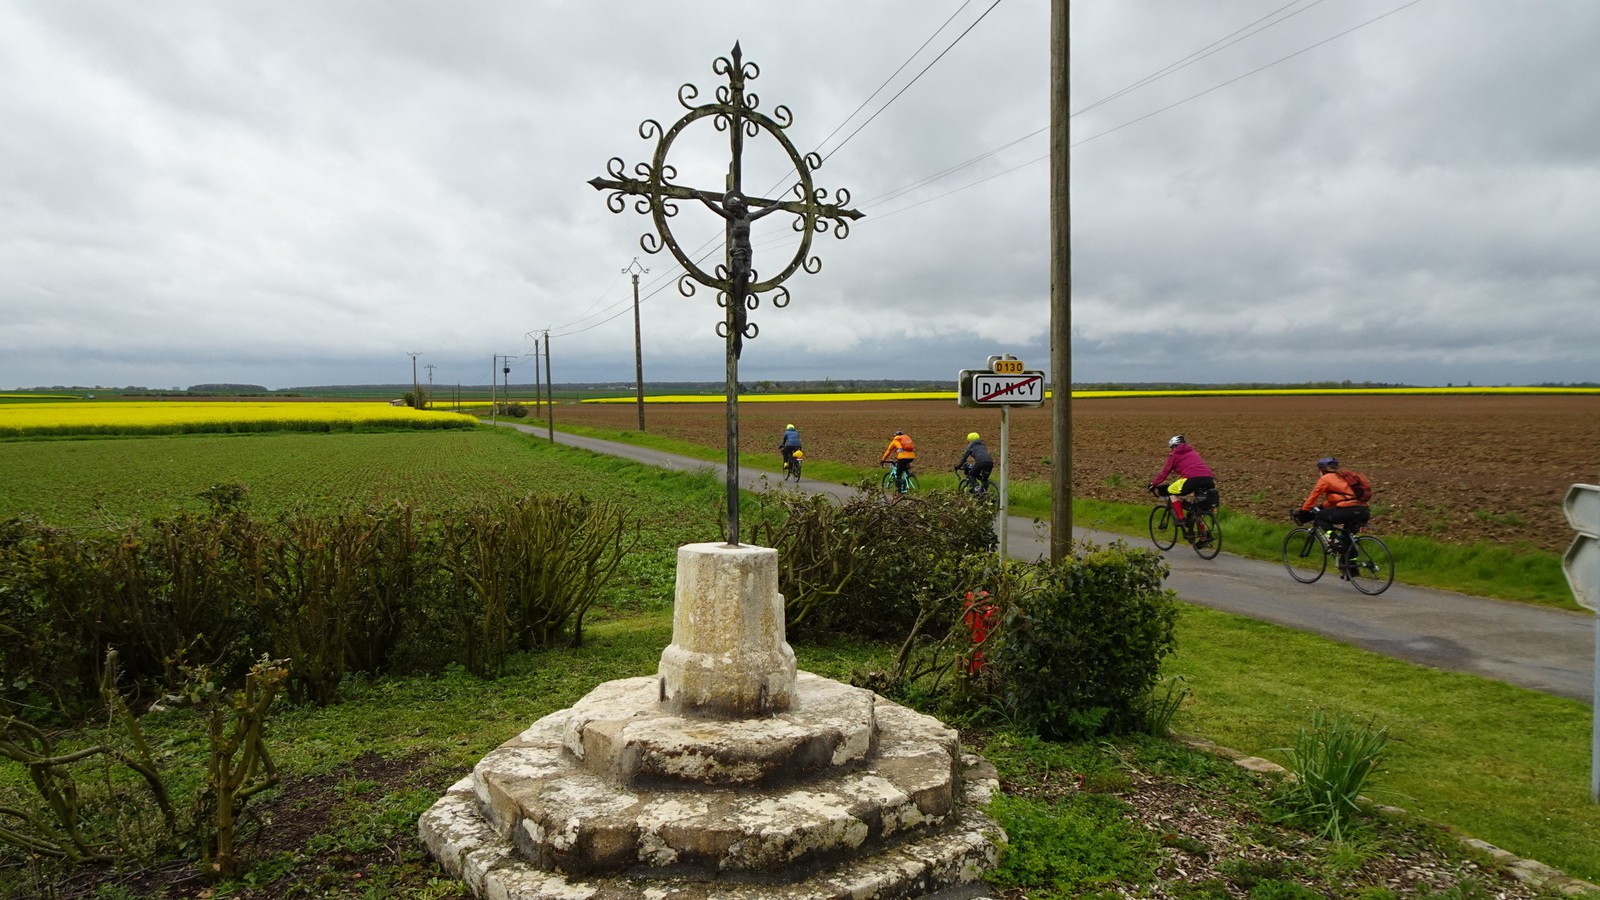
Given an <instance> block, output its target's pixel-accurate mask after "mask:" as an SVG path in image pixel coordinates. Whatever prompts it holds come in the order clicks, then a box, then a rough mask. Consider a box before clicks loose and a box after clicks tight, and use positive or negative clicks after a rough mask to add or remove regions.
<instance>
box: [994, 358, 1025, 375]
mask: <svg viewBox="0 0 1600 900" xmlns="http://www.w3.org/2000/svg"><path fill="white" fill-rule="evenodd" d="M1027 370H1028V366H1027V365H1026V364H1025V363H1023V361H1022V360H1020V359H997V360H995V361H994V362H993V363H990V365H989V371H991V372H994V373H995V374H996V375H1021V374H1022V373H1023V372H1026V371H1027Z"/></svg>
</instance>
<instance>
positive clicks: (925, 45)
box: [816, 0, 993, 150]
mask: <svg viewBox="0 0 1600 900" xmlns="http://www.w3.org/2000/svg"><path fill="white" fill-rule="evenodd" d="M971 5H972V0H966V2H964V3H962V4H961V5H960V6H959V7H957V8H956V11H955V12H953V13H951V14H950V18H948V19H945V20H944V24H943V25H940V26H939V27H938V28H936V29H934V32H933V34H930V35H928V39H927V40H925V41H923V42H922V46H920V47H918V48H917V49H916V50H915V51H913V52H912V54H911V55H910V56H908V57H906V61H905V62H903V63H901V64H900V67H899V68H898V69H895V70H894V71H893V72H891V73H889V77H888V78H885V79H884V80H883V84H880V85H878V89H877V90H875V91H873V92H872V94H871V95H870V96H868V97H867V99H865V100H863V101H861V105H860V106H858V107H856V108H855V109H854V110H852V111H851V113H850V115H848V116H845V117H844V119H843V120H842V121H840V122H839V124H838V125H836V126H834V129H833V130H832V131H830V132H828V136H827V137H825V138H823V139H822V140H820V141H817V146H816V149H817V150H821V149H822V145H823V144H826V143H827V142H828V141H831V140H833V136H834V135H836V134H838V133H839V130H840V129H842V128H844V126H845V125H848V124H849V123H850V120H851V119H854V118H855V117H856V114H857V113H859V112H861V111H862V110H863V109H866V108H867V104H868V103H871V102H872V98H873V97H876V96H878V95H879V94H881V93H883V89H884V88H886V87H888V86H889V82H891V81H893V80H894V79H895V76H897V75H899V74H900V73H901V72H904V71H905V69H906V66H909V65H911V61H912V60H913V59H916V58H917V56H918V55H920V54H921V53H922V51H924V50H926V49H928V45H929V44H931V43H933V39H934V38H936V37H938V36H939V35H940V33H941V32H943V31H944V30H945V28H947V27H949V25H950V23H951V22H954V21H955V18H956V16H959V15H961V10H963V9H966V8H967V7H968V6H971ZM992 8H993V7H991V9H992ZM957 40H960V38H957ZM952 46H954V45H953V44H952ZM934 62H938V60H934ZM924 71H926V70H924ZM906 86H907V87H910V85H906ZM896 96H899V95H898V94H897V95H896ZM890 102H893V101H890ZM884 105H885V106H887V105H888V104H884ZM840 146H843V144H841V145H840Z"/></svg>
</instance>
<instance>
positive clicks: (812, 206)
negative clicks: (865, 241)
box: [589, 43, 861, 545]
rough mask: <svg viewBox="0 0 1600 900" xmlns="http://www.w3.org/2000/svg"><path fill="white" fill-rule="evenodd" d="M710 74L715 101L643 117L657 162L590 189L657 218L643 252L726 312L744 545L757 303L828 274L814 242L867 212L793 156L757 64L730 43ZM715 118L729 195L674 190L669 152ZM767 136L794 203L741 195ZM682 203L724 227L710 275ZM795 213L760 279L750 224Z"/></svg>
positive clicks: (810, 161)
mask: <svg viewBox="0 0 1600 900" xmlns="http://www.w3.org/2000/svg"><path fill="white" fill-rule="evenodd" d="M711 71H712V72H714V73H716V74H718V75H725V76H727V78H728V83H727V84H726V85H719V86H718V87H717V90H716V100H715V101H714V102H711V103H704V104H700V105H695V103H694V101H695V99H696V98H697V97H698V96H699V94H700V92H699V89H697V88H696V87H695V86H694V85H693V84H684V85H682V86H681V87H679V88H678V103H679V104H681V105H682V106H683V107H684V108H685V109H687V110H688V112H687V113H686V114H684V116H683V117H682V118H680V119H679V120H678V121H677V122H675V123H673V125H672V127H670V128H663V127H662V126H661V123H660V122H657V121H656V120H654V119H646V120H644V122H642V123H641V124H640V125H639V136H640V137H641V138H644V139H645V140H650V139H651V138H655V139H656V148H655V155H654V157H653V158H652V159H651V161H650V162H648V163H638V164H636V165H635V166H634V167H633V172H634V174H633V176H630V175H628V174H627V168H626V164H625V163H623V161H622V158H621V157H618V156H613V157H612V158H611V160H610V161H609V162H608V163H607V164H606V171H607V173H608V174H610V175H611V177H610V178H595V179H593V180H591V181H590V182H589V184H591V185H593V186H594V188H595V189H596V190H601V191H610V192H611V193H610V195H609V196H607V198H606V206H607V207H609V208H610V210H611V211H612V212H614V213H620V212H623V211H624V210H625V209H627V205H628V204H627V200H626V199H624V198H625V197H629V196H632V197H636V198H638V199H637V200H636V201H635V203H634V208H635V209H636V210H637V211H638V212H640V213H645V214H648V215H649V216H650V218H651V219H652V220H653V222H654V224H655V231H654V233H652V232H645V233H644V234H643V235H642V236H641V237H640V238H639V245H640V246H641V247H643V248H644V250H645V252H646V253H660V252H661V250H662V248H663V247H665V248H666V249H667V250H669V251H671V253H672V255H673V257H674V258H675V259H677V261H678V264H679V265H680V266H682V267H683V271H684V274H683V275H681V276H679V278H678V290H679V292H680V293H682V294H683V296H685V297H691V296H694V292H695V288H694V285H695V283H697V282H698V283H699V284H703V285H705V286H706V287H709V288H711V289H713V290H715V291H717V292H718V294H717V303H718V305H719V306H721V307H722V308H723V320H722V321H721V322H719V323H717V334H718V335H719V336H721V337H722V338H724V339H725V340H726V342H727V378H728V385H727V409H728V415H727V418H728V427H727V432H728V435H727V438H728V459H727V467H728V479H727V482H728V543H729V544H730V545H737V544H738V543H739V380H738V376H739V356H740V354H741V353H742V352H743V348H744V342H745V341H746V340H753V339H754V338H755V337H756V335H757V334H759V333H760V329H759V328H757V327H756V324H755V323H754V322H752V321H750V318H749V313H750V312H751V311H752V310H754V309H756V308H757V307H758V306H759V305H760V295H761V294H764V293H767V292H773V296H772V305H773V306H774V307H777V308H779V309H781V308H783V307H785V306H788V305H789V289H788V288H786V287H783V282H784V281H785V280H786V279H787V278H788V277H789V276H790V275H793V274H794V273H795V272H796V271H797V270H799V269H804V270H805V271H806V272H809V273H812V274H815V273H817V272H820V271H821V270H822V260H821V259H820V258H819V257H816V256H811V255H808V254H810V252H811V239H812V237H813V236H814V235H816V234H826V233H828V232H829V231H830V230H831V231H832V232H833V234H834V236H835V237H838V238H841V239H842V238H845V237H847V236H849V234H850V220H852V219H859V218H861V213H860V212H858V211H856V210H853V209H848V208H847V204H849V202H850V192H849V191H846V190H844V189H842V188H841V189H840V190H839V191H838V192H837V194H836V195H835V197H834V200H833V202H829V200H828V192H827V191H826V190H823V189H820V188H817V187H816V186H815V185H814V184H813V183H812V180H811V173H812V172H813V171H815V170H816V169H818V168H820V167H821V166H822V157H821V156H819V155H818V154H816V153H808V154H806V155H804V156H801V155H800V153H799V152H798V151H797V150H795V147H794V144H793V143H792V142H790V140H789V137H788V135H787V134H785V133H784V130H785V129H786V128H788V127H789V126H790V125H791V124H792V123H793V116H792V114H791V113H790V112H789V109H788V107H786V106H781V105H780V106H777V107H775V108H774V109H773V112H772V115H771V116H768V115H766V114H764V113H762V112H760V110H759V109H758V107H759V106H760V99H759V98H758V97H757V96H756V95H755V94H754V93H747V92H746V91H745V83H746V82H747V81H753V80H755V79H756V78H758V77H760V75H761V70H760V68H759V67H758V66H756V64H755V63H753V62H746V61H745V60H744V58H743V55H742V53H741V51H740V49H739V45H738V44H737V43H735V44H734V45H733V52H732V54H731V57H718V58H717V59H716V61H714V62H713V63H712V64H711ZM706 118H709V119H710V120H711V123H712V125H713V126H714V127H715V128H716V129H717V130H718V131H725V132H727V134H728V142H729V147H730V150H731V153H732V161H731V163H730V164H729V166H728V177H727V185H726V187H725V189H724V190H722V191H708V190H702V189H698V188H692V187H686V186H683V185H679V184H675V183H673V179H674V178H676V177H677V174H678V173H677V169H676V168H674V167H673V166H672V165H670V164H669V163H668V162H667V154H668V152H669V151H670V150H671V149H672V143H673V141H675V140H677V139H678V137H679V135H681V134H682V133H683V131H684V129H686V128H688V127H689V126H690V125H692V124H694V123H695V122H698V121H699V120H701V119H706ZM763 131H765V132H767V133H769V134H771V135H772V136H773V137H774V138H776V139H777V141H778V143H779V145H780V146H782V147H783V150H784V152H785V153H787V154H788V156H789V162H790V164H791V165H792V166H793V167H794V169H795V172H796V173H797V176H798V179H797V183H796V184H795V186H794V188H793V190H792V192H791V193H792V195H793V196H792V198H789V199H769V198H766V197H749V196H746V195H745V193H744V165H743V156H744V141H745V138H747V137H749V138H755V137H758V136H760V134H761V132H763ZM680 201H698V202H699V203H701V204H703V205H704V206H705V207H706V208H707V209H709V210H711V211H712V212H714V213H716V214H717V215H718V216H720V217H721V218H722V219H723V221H724V235H725V241H726V252H725V258H724V262H723V263H721V264H719V265H717V266H716V267H714V269H713V271H709V272H708V271H706V270H705V269H704V268H702V267H701V266H700V265H699V264H698V262H697V261H696V260H694V259H693V258H692V257H691V256H690V255H689V254H688V253H686V252H684V249H683V247H682V246H681V245H680V244H679V243H678V240H677V238H676V236H674V235H673V233H672V228H671V227H670V226H669V225H668V221H667V220H668V219H671V218H672V217H674V216H676V215H677V214H678V212H679V202H680ZM779 212H782V213H788V214H790V215H792V216H794V219H793V220H792V222H791V225H792V227H793V228H794V230H795V231H796V232H798V233H799V235H800V240H799V244H798V246H797V247H796V249H795V253H794V256H793V258H791V259H790V260H789V261H788V263H787V264H785V265H784V266H783V267H782V268H781V269H780V270H779V271H778V273H777V274H776V275H774V276H772V277H770V278H762V277H761V276H760V275H759V273H758V272H757V271H756V269H755V260H754V248H753V247H752V246H751V243H750V225H751V223H752V222H754V221H756V220H757V219H761V218H765V217H766V216H770V215H772V214H774V213H779Z"/></svg>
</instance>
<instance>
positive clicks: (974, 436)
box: [967, 431, 978, 441]
mask: <svg viewBox="0 0 1600 900" xmlns="http://www.w3.org/2000/svg"><path fill="white" fill-rule="evenodd" d="M977 439H978V433H977V432H976V431H974V432H972V433H971V434H968V435H967V440H969V441H975V440H977Z"/></svg>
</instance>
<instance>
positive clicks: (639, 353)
mask: <svg viewBox="0 0 1600 900" xmlns="http://www.w3.org/2000/svg"><path fill="white" fill-rule="evenodd" d="M622 274H624V275H632V276H633V383H634V389H635V391H636V393H637V395H638V398H639V402H638V404H637V406H638V408H639V430H640V431H644V350H643V347H642V345H641V343H640V340H639V276H640V275H641V274H643V275H649V274H650V270H649V269H646V268H645V267H644V266H641V265H639V257H637V256H635V257H634V258H633V262H632V263H630V264H629V265H628V267H627V268H626V269H623V270H622Z"/></svg>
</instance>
